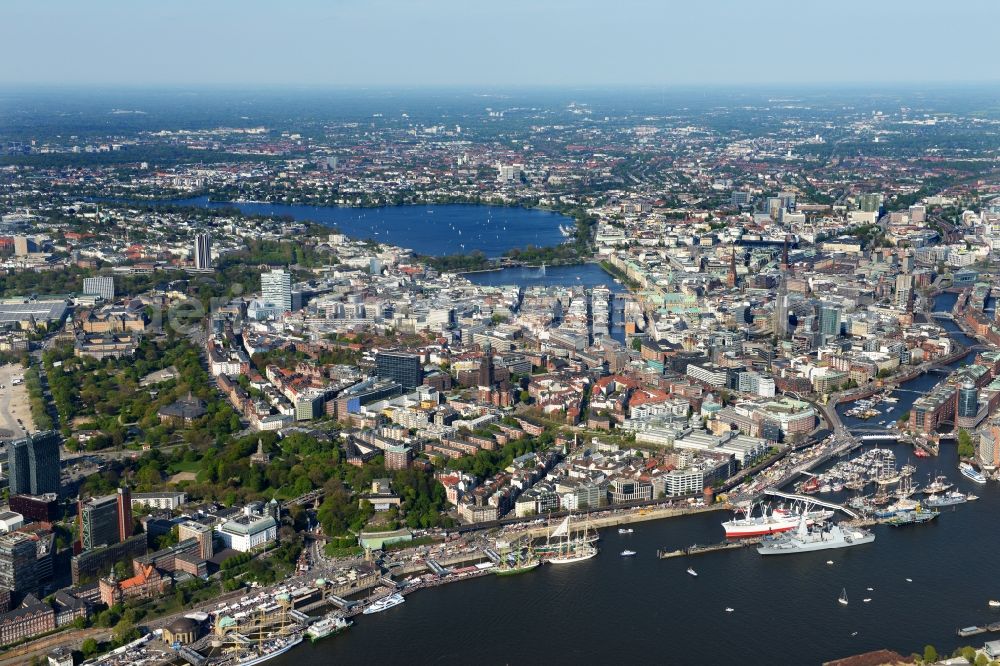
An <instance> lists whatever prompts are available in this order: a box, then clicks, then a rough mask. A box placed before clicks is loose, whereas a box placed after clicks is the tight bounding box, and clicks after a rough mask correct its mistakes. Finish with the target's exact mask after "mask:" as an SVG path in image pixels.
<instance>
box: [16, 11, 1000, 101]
mask: <svg viewBox="0 0 1000 666" xmlns="http://www.w3.org/2000/svg"><path fill="white" fill-rule="evenodd" d="M0 25H3V28H4V29H3V38H2V39H0V62H3V63H4V66H3V67H2V68H0V82H2V83H43V84H48V83H57V84H63V83H74V84H128V85H135V84H145V85H161V84H180V85H195V84H234V85H247V84H251V85H252V84H283V83H284V84H294V85H299V84H308V85H351V86H358V85H360V86H391V85H408V86H413V85H482V86H491V85H493V86H502V85H608V84H612V85H613V84H620V85H635V84H651V85H657V84H732V83H758V82H770V83H807V82H811V83H829V82H845V83H854V82H900V83H908V82H974V81H998V80H1000V50H998V49H997V39H996V28H997V26H998V25H1000V1H998V0H954V1H951V2H939V1H932V0H909V1H906V2H904V1H897V0H863V1H862V0H829V1H821V0H794V1H793V0H787V1H777V0H698V1H694V2H675V1H672V0H661V1H658V2H657V1H653V0H578V1H575V2H574V1H571V0H489V1H484V0H270V1H266V2H265V1H263V0H52V1H47V0H2V2H0Z"/></svg>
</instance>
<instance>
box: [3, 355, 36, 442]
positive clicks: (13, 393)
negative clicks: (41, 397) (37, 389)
mask: <svg viewBox="0 0 1000 666" xmlns="http://www.w3.org/2000/svg"><path fill="white" fill-rule="evenodd" d="M23 376H24V368H22V367H21V365H20V364H19V363H11V364H8V365H3V366H0V386H3V388H2V389H0V428H3V429H5V430H10V431H12V432H13V433H14V435H15V436H17V435H20V434H22V433H23V432H24V431H25V430H27V431H28V432H34V431H35V423H34V421H32V420H31V407H30V406H29V405H28V388H27V386H25V385H24V384H23V383H22V384H20V385H18V386H14V384H13V380H14V378H15V377H23ZM18 419H21V424H19V423H18V422H17V420H18ZM22 424H23V426H22Z"/></svg>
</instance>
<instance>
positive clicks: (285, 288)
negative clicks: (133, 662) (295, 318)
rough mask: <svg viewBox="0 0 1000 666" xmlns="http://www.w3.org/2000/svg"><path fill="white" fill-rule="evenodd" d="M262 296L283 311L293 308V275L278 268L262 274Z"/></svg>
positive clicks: (265, 300)
mask: <svg viewBox="0 0 1000 666" xmlns="http://www.w3.org/2000/svg"><path fill="white" fill-rule="evenodd" d="M260 291H261V298H262V299H263V301H264V302H265V303H271V304H272V305H276V306H277V307H279V308H280V309H281V311H282V312H291V310H292V275H291V273H289V272H287V271H284V270H281V269H280V268H276V269H274V270H272V271H270V272H269V273H261V275H260Z"/></svg>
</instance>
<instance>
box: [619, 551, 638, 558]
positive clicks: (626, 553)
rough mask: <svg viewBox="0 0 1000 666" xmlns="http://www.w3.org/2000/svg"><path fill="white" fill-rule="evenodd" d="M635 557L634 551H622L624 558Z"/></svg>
mask: <svg viewBox="0 0 1000 666" xmlns="http://www.w3.org/2000/svg"><path fill="white" fill-rule="evenodd" d="M633 555H635V551H634V550H623V551H622V557H632V556H633Z"/></svg>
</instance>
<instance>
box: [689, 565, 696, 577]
mask: <svg viewBox="0 0 1000 666" xmlns="http://www.w3.org/2000/svg"><path fill="white" fill-rule="evenodd" d="M688 573H689V574H691V575H692V576H697V575H698V572H697V571H695V570H694V569H693V568H692V567H688Z"/></svg>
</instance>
